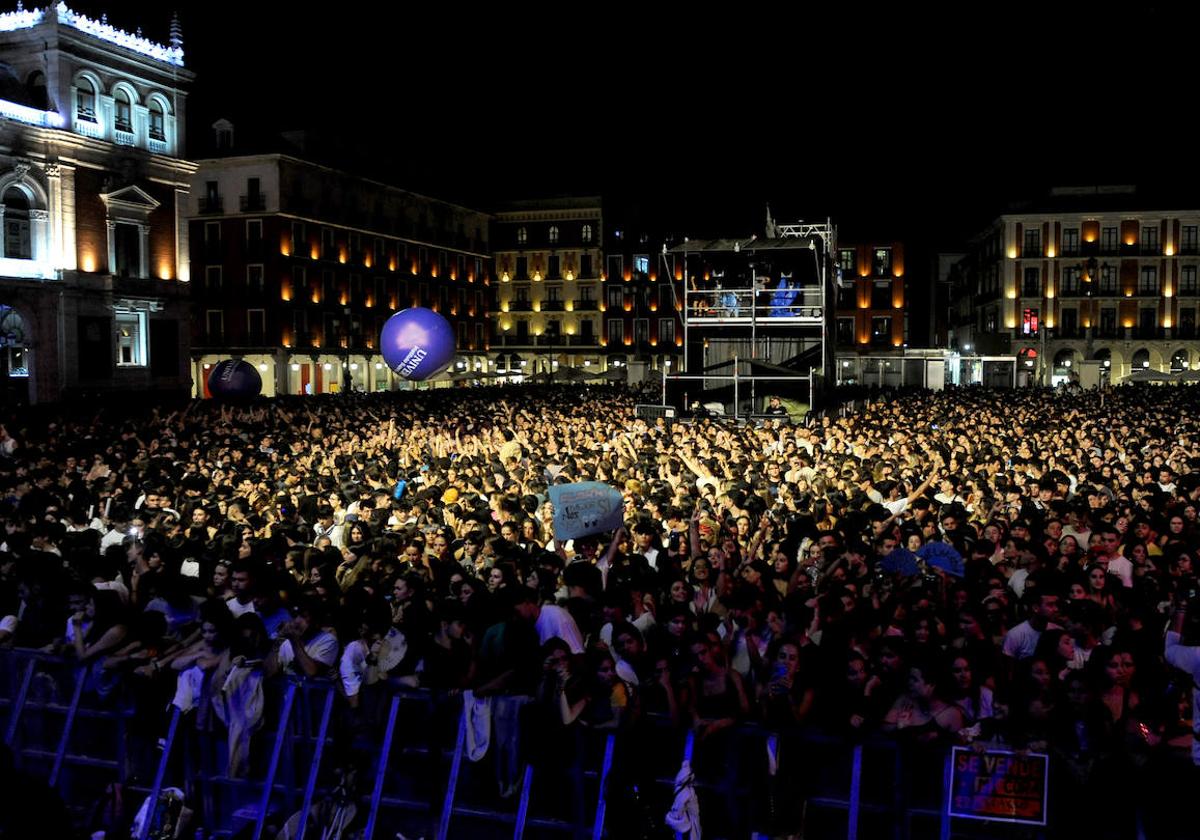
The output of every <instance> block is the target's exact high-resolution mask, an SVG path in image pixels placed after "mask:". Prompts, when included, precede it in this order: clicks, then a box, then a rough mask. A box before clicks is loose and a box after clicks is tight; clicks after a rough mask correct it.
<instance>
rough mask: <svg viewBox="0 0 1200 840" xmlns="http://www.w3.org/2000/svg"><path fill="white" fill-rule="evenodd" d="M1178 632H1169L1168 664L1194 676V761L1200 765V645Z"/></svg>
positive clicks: (1166, 654) (1166, 653)
mask: <svg viewBox="0 0 1200 840" xmlns="http://www.w3.org/2000/svg"><path fill="white" fill-rule="evenodd" d="M1182 642H1183V640H1182V638H1181V637H1180V635H1179V634H1178V633H1174V632H1170V631H1168V632H1167V644H1166V652H1165V654H1164V655H1165V657H1166V660H1167V664H1168V665H1171V666H1172V667H1174V668H1178V669H1179V670H1180V671H1186V672H1187V673H1188V674H1190V675H1191V677H1192V685H1193V688H1194V690H1193V691H1192V763H1193V764H1196V765H1198V766H1200V647H1195V646H1193V645H1185V644H1183V643H1182Z"/></svg>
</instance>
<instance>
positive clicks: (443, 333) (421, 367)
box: [379, 306, 454, 382]
mask: <svg viewBox="0 0 1200 840" xmlns="http://www.w3.org/2000/svg"><path fill="white" fill-rule="evenodd" d="M379 347H380V350H381V351H382V352H383V360H384V361H385V362H387V366H388V367H390V368H391V369H392V370H393V371H395V372H396V373H397V374H398V375H400V376H403V377H404V378H405V379H411V380H413V381H416V382H420V381H421V380H423V379H428V378H429V377H431V376H435V375H436V374H438V373H439V372H441V371H442V370H443V369H444V368H445V367H446V365H448V364H450V360H451V359H453V358H454V329H453V328H452V327H451V326H450V322H449V321H447V320H446V319H445V318H443V317H442V316H441V315H439V314H438V313H436V312H434V311H433V310H432V309H426V308H425V307H423V306H414V307H412V308H411V309H402V310H400V311H399V312H397V313H396V314H395V315H393V316H392V317H391V318H388V319H387V323H386V324H384V325H383V333H382V335H380V337H379Z"/></svg>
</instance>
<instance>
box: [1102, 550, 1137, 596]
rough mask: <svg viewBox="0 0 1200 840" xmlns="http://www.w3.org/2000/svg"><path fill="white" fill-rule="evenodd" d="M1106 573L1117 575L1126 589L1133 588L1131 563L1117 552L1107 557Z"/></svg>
mask: <svg viewBox="0 0 1200 840" xmlns="http://www.w3.org/2000/svg"><path fill="white" fill-rule="evenodd" d="M1108 573H1109V574H1110V575H1116V576H1117V577H1119V578H1120V579H1121V584H1122V585H1123V586H1124V587H1125V588H1126V589H1132V588H1133V564H1132V563H1130V562H1129V560H1128V559H1126V558H1125V557H1122V556H1121V555H1119V554H1118V555H1117V556H1116V557H1110V558H1108Z"/></svg>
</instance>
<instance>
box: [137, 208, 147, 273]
mask: <svg viewBox="0 0 1200 840" xmlns="http://www.w3.org/2000/svg"><path fill="white" fill-rule="evenodd" d="M137 228H138V277H142V278H147V277H149V276H150V225H149V224H147V223H145V222H139V223H138V226H137Z"/></svg>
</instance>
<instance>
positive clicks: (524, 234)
mask: <svg viewBox="0 0 1200 840" xmlns="http://www.w3.org/2000/svg"><path fill="white" fill-rule="evenodd" d="M528 241H529V231H527V230H526V229H525V228H524V227H519V228H517V243H518V244H520V245H524V244H525V243H526V242H528Z"/></svg>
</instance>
